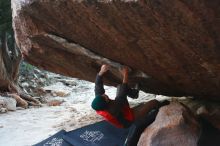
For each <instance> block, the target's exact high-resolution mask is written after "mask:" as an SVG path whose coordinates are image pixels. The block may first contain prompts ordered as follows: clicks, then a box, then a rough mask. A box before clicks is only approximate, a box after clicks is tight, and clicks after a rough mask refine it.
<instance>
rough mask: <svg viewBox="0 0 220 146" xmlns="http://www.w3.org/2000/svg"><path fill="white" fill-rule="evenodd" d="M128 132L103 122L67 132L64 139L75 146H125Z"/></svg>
mask: <svg viewBox="0 0 220 146" xmlns="http://www.w3.org/2000/svg"><path fill="white" fill-rule="evenodd" d="M128 131H129V129H121V128H116V127H114V126H113V125H111V124H109V123H108V122H106V121H101V122H97V123H95V124H91V125H88V126H85V127H82V128H79V129H76V130H73V131H70V132H66V133H65V134H64V135H63V139H64V140H65V141H67V142H68V143H70V144H72V145H73V146H123V144H124V142H125V139H126V137H127V135H128Z"/></svg>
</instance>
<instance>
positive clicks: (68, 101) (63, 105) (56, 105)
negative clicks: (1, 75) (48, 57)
mask: <svg viewBox="0 0 220 146" xmlns="http://www.w3.org/2000/svg"><path fill="white" fill-rule="evenodd" d="M22 68H23V70H22V71H21V74H20V78H19V86H20V87H21V89H22V90H23V92H25V93H26V94H29V95H30V96H32V97H33V98H34V99H36V100H38V101H40V103H41V104H40V105H39V106H33V105H29V106H28V108H27V109H24V108H21V107H16V101H15V100H14V99H13V98H8V97H7V98H6V97H4V96H1V97H0V101H2V102H3V101H6V103H4V104H2V106H3V105H4V107H2V108H1V111H2V114H0V133H1V137H0V145H7V146H29V145H33V144H35V143H38V142H40V141H42V140H43V139H45V138H47V137H48V136H50V135H52V134H54V133H56V132H57V131H59V130H61V129H65V130H67V131H69V130H72V129H76V128H79V127H82V126H84V125H87V124H90V123H94V122H96V121H100V120H101V119H102V118H101V117H99V116H98V115H97V114H95V112H94V111H93V110H92V109H91V108H90V104H91V101H92V99H93V97H94V91H93V90H94V83H91V82H87V81H82V80H79V79H76V78H69V77H65V76H61V75H58V74H54V73H50V72H46V71H42V70H40V69H37V68H35V67H33V66H31V65H27V64H26V65H25V66H22ZM105 89H106V93H107V94H108V95H109V96H110V97H114V95H115V92H116V89H115V88H114V87H108V86H106V88H105ZM152 98H155V95H152V94H145V93H143V92H141V93H140V98H138V99H136V100H129V101H130V104H131V105H132V106H135V105H137V104H138V103H141V102H144V101H148V100H149V99H152ZM9 100H10V101H9ZM7 101H8V102H7ZM12 101H13V102H12ZM7 103H12V104H7ZM12 139H13V140H12Z"/></svg>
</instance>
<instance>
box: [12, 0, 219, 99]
mask: <svg viewBox="0 0 220 146" xmlns="http://www.w3.org/2000/svg"><path fill="white" fill-rule="evenodd" d="M219 5H220V1H219V0H200V1H196V0H195V1H192V0H118V1H116V0H115V1H112V0H12V8H13V22H14V30H15V35H16V41H17V44H18V46H19V47H20V48H21V50H22V52H23V56H24V57H25V59H26V60H27V61H28V62H29V63H31V64H33V65H36V66H38V67H42V68H44V69H46V70H49V71H52V72H56V73H61V74H64V75H68V76H72V77H77V78H81V79H85V80H89V81H94V78H95V75H96V73H97V72H98V70H99V68H100V66H101V64H103V63H108V64H110V65H111V66H112V71H111V72H109V73H108V74H107V75H106V83H108V84H111V85H116V84H117V83H119V82H120V78H121V77H120V74H119V71H118V69H119V68H120V67H121V65H127V66H129V67H130V68H131V77H130V81H131V83H135V82H139V83H141V88H142V90H143V91H145V92H150V93H155V94H163V95H170V96H195V97H202V98H208V99H215V100H220V98H219V97H220V90H219V89H220V48H219V47H220V37H219V36H220V27H219V26H220V21H219V18H220V7H219Z"/></svg>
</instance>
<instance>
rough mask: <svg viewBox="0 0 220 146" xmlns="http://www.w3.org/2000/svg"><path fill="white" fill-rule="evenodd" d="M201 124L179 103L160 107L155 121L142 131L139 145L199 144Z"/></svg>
mask: <svg viewBox="0 0 220 146" xmlns="http://www.w3.org/2000/svg"><path fill="white" fill-rule="evenodd" d="M199 136H200V126H199V123H198V122H197V120H196V118H195V117H194V116H193V114H192V113H191V112H190V110H188V109H187V108H185V107H184V106H182V105H181V104H179V103H171V104H170V105H168V106H164V107H162V108H161V109H160V111H159V113H158V115H157V117H156V119H155V121H154V122H153V123H152V124H151V125H150V126H148V127H147V128H146V129H145V131H144V132H143V133H142V135H141V137H140V139H139V142H138V146H197V142H198V140H199Z"/></svg>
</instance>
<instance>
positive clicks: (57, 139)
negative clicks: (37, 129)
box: [34, 130, 72, 146]
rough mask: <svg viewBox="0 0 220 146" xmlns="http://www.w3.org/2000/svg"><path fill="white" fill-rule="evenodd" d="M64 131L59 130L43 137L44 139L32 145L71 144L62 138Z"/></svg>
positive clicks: (55, 145)
mask: <svg viewBox="0 0 220 146" xmlns="http://www.w3.org/2000/svg"><path fill="white" fill-rule="evenodd" d="M65 133H66V131H65V130H61V131H59V132H58V133H56V134H54V135H53V136H51V137H49V138H48V139H45V140H44V141H42V142H40V143H38V144H35V145H34V146H72V145H71V144H69V143H67V142H66V141H64V140H63V135H64V134H65Z"/></svg>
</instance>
